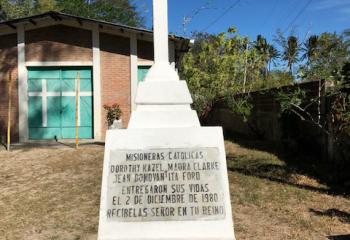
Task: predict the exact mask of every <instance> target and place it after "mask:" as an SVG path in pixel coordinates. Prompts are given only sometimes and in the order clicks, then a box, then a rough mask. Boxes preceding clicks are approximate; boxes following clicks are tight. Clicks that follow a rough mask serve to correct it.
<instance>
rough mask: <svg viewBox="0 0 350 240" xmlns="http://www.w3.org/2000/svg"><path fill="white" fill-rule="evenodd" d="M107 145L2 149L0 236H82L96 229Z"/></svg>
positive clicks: (59, 237) (78, 237)
mask: <svg viewBox="0 0 350 240" xmlns="http://www.w3.org/2000/svg"><path fill="white" fill-rule="evenodd" d="M102 162H103V147H102V146H97V145H94V146H84V147H81V148H80V149H79V150H77V151H76V150H74V149H71V148H68V147H60V148H39V149H24V150H15V151H13V152H10V153H7V152H5V151H2V152H0V189H1V198H0V216H1V217H0V236H2V238H1V239H82V238H83V237H84V236H86V235H87V234H89V233H96V231H97V222H98V211H99V200H100V199H99V198H100V197H99V196H100V184H101V176H102Z"/></svg>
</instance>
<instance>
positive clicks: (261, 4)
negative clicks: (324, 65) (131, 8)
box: [134, 0, 350, 41]
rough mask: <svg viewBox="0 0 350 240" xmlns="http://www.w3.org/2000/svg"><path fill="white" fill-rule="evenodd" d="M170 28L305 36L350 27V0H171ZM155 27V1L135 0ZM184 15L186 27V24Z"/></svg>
mask: <svg viewBox="0 0 350 240" xmlns="http://www.w3.org/2000/svg"><path fill="white" fill-rule="evenodd" d="M168 2H169V31H170V32H172V33H176V34H177V35H181V36H186V37H188V36H190V35H191V32H193V31H203V30H204V31H207V32H210V33H219V32H223V31H226V30H227V29H228V28H229V27H230V26H235V27H236V28H237V29H238V32H239V33H240V34H241V35H243V36H249V37H250V38H251V39H253V40H255V38H256V36H257V35H258V34H262V35H263V36H265V37H266V38H267V39H268V40H269V41H272V39H273V36H274V35H275V33H276V30H277V29H278V28H280V29H281V30H282V31H283V32H285V33H286V34H288V32H290V30H292V29H294V31H295V33H296V34H297V35H298V36H299V37H300V38H301V39H304V38H305V36H308V35H310V34H319V33H321V32H325V31H328V32H335V31H336V32H338V33H341V32H342V31H343V30H344V29H347V28H350V0H168ZM134 3H135V4H136V5H137V6H138V8H139V11H141V12H142V14H143V16H144V17H145V19H146V27H147V28H151V27H152V1H151V0H134ZM184 19H185V22H186V24H185V26H186V27H185V28H184V27H183V23H184Z"/></svg>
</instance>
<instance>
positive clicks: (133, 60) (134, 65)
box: [130, 33, 138, 111]
mask: <svg viewBox="0 0 350 240" xmlns="http://www.w3.org/2000/svg"><path fill="white" fill-rule="evenodd" d="M130 71H131V72H130V73H131V79H130V80H131V84H130V86H131V96H130V101H131V111H134V110H135V109H136V104H135V97H136V90H137V81H138V76H137V74H138V62H137V35H136V34H135V33H131V34H130Z"/></svg>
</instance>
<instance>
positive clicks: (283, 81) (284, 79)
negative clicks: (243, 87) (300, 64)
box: [252, 70, 294, 91]
mask: <svg viewBox="0 0 350 240" xmlns="http://www.w3.org/2000/svg"><path fill="white" fill-rule="evenodd" d="M293 83H294V77H293V75H292V74H291V73H290V72H285V71H281V70H273V71H269V72H268V73H267V75H266V77H265V78H264V79H263V80H260V81H255V82H254V84H253V85H252V90H255V91H259V90H262V89H270V88H278V87H282V86H286V85H291V84H293Z"/></svg>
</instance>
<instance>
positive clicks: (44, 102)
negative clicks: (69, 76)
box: [28, 79, 92, 127]
mask: <svg viewBox="0 0 350 240" xmlns="http://www.w3.org/2000/svg"><path fill="white" fill-rule="evenodd" d="M41 86H42V87H41V92H29V94H28V95H29V96H30V97H41V99H42V126H43V127H47V97H60V96H61V92H48V91H47V87H46V79H42V80H41ZM74 88H75V91H76V89H77V81H75V87H74ZM75 91H74V92H62V96H63V97H75V96H76V92H75ZM90 96H92V93H91V91H90V92H88V91H84V92H79V98H78V126H80V97H90Z"/></svg>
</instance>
